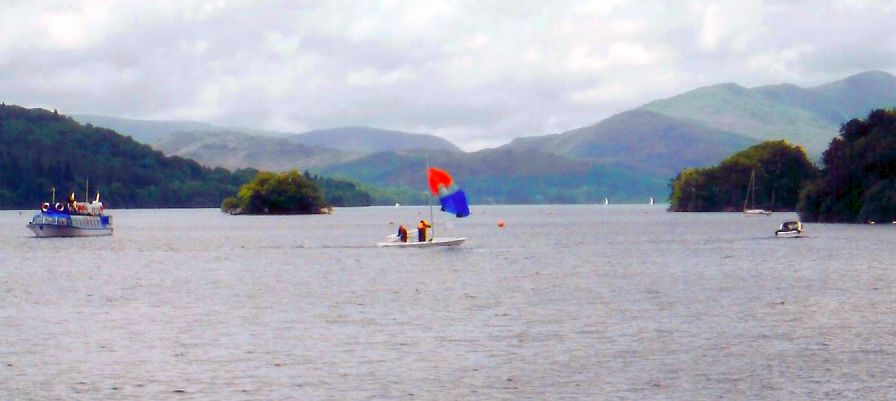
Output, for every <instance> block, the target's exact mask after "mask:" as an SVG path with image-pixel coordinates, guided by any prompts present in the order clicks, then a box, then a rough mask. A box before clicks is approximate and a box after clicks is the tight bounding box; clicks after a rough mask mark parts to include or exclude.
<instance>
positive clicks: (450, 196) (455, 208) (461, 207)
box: [428, 167, 470, 217]
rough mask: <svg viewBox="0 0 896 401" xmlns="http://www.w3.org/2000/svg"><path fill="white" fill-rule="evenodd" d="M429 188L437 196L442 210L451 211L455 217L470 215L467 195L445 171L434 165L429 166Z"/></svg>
mask: <svg viewBox="0 0 896 401" xmlns="http://www.w3.org/2000/svg"><path fill="white" fill-rule="evenodd" d="M428 175H429V190H430V191H431V192H432V194H433V195H436V196H438V197H439V201H440V202H442V211H444V212H448V213H453V214H454V215H455V216H457V217H466V216H469V215H470V206H469V205H467V195H466V194H464V191H463V190H461V189H460V187H459V186H457V183H455V182H454V179H452V178H451V175H450V174H448V172H447V171H445V170H441V169H438V168H435V167H430V168H429V173H428Z"/></svg>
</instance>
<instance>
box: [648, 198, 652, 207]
mask: <svg viewBox="0 0 896 401" xmlns="http://www.w3.org/2000/svg"><path fill="white" fill-rule="evenodd" d="M652 204H653V197H652V196H651V197H650V202H649V203H648V205H652Z"/></svg>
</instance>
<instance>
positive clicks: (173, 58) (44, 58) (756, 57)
mask: <svg viewBox="0 0 896 401" xmlns="http://www.w3.org/2000/svg"><path fill="white" fill-rule="evenodd" d="M702 3H703V2H702V1H695V2H692V3H689V5H688V6H671V5H669V4H667V3H665V2H661V1H656V2H640V1H639V2H622V3H620V4H619V5H618V6H617V7H614V8H611V9H608V10H599V12H597V13H595V14H594V15H590V14H588V15H582V14H577V11H576V10H578V9H579V8H581V7H583V6H584V5H585V4H586V3H581V2H568V3H564V2H559V3H551V4H549V5H548V4H546V3H543V2H526V3H524V4H520V3H518V2H506V3H494V2H490V3H488V4H476V5H462V4H461V5H459V6H458V7H459V8H457V9H454V10H446V11H445V12H444V13H442V14H437V15H435V16H430V17H431V20H427V21H417V22H416V23H414V24H411V25H404V24H407V23H408V21H409V20H408V18H414V17H415V15H414V14H413V13H412V12H409V11H408V12H407V13H406V14H407V15H403V14H402V12H405V11H407V10H403V9H402V8H401V7H398V8H392V9H386V8H385V7H380V6H377V5H363V4H356V3H354V2H346V3H342V4H334V3H329V2H323V3H314V2H310V3H301V4H299V5H296V4H293V3H291V2H289V3H266V4H261V3H254V2H249V3H245V4H239V3H237V4H236V5H233V6H232V7H231V8H224V9H222V10H218V11H204V10H205V7H204V4H202V3H201V2H199V3H196V4H191V5H188V6H186V7H187V9H185V10H179V11H183V12H175V11H178V10H174V11H172V12H155V11H158V10H152V11H154V12H146V13H141V12H139V10H138V11H133V10H128V11H127V12H126V13H124V12H121V13H119V11H121V10H116V9H111V12H112V20H113V21H116V23H118V24H119V25H117V26H116V27H114V29H112V28H110V29H109V32H106V33H105V34H104V35H103V34H98V35H99V38H98V39H97V40H94V41H92V42H90V43H87V44H85V45H83V46H78V47H74V48H68V49H65V48H61V47H55V48H54V47H53V46H43V45H36V44H35V43H34V42H33V41H27V42H17V43H10V42H9V41H5V42H4V41H0V87H2V88H3V95H2V96H3V98H4V99H3V100H4V101H5V102H7V103H16V104H22V105H25V106H44V107H56V108H59V109H60V111H62V112H69V113H80V112H91V113H100V114H110V115H117V116H126V117H134V118H159V119H173V118H180V119H184V118H186V119H198V120H204V121H205V122H209V123H215V124H226V125H231V124H232V125H238V126H244V127H252V128H259V129H271V130H280V131H300V130H304V129H317V128H329V127H334V126H342V125H366V126H373V127H379V128H389V129H402V130H410V131H417V132H420V131H423V130H425V131H428V132H433V133H436V134H440V135H444V136H445V137H446V138H447V139H449V140H452V141H457V142H459V143H461V144H463V143H475V144H480V145H474V146H481V144H492V145H494V144H501V143H504V142H507V141H509V140H511V139H512V138H514V137H518V136H527V135H538V134H546V133H556V132H557V131H560V130H565V129H572V128H576V127H581V126H585V125H590V124H593V123H595V122H597V121H599V120H600V119H602V118H605V117H608V116H609V115H611V114H614V113H618V112H621V111H624V110H626V109H628V108H631V107H636V106H638V105H640V104H643V103H646V102H648V101H650V100H653V99H655V98H657V97H666V96H672V95H675V94H677V93H680V92H683V91H686V90H690V89H693V88H695V87H698V86H701V85H708V84H714V83H718V82H738V83H741V84H743V85H746V86H754V85H764V84H774V83H780V82H793V83H796V84H800V85H816V84H821V83H825V82H827V81H828V80H831V79H837V78H840V77H842V76H845V75H847V74H851V73H856V72H859V71H863V70H871V69H879V70H886V71H890V72H894V71H896V50H893V49H896V34H894V33H893V32H894V31H893V30H892V29H890V26H891V25H892V24H891V22H890V21H892V20H893V17H894V16H896V14H894V13H896V11H894V10H892V9H889V10H882V11H880V12H869V11H868V9H867V8H855V9H851V8H848V7H847V8H843V7H840V8H834V7H827V8H825V7H821V6H818V5H817V3H815V2H787V1H781V2H765V3H744V4H746V5H741V6H738V7H742V8H740V9H737V10H734V12H740V13H742V14H744V15H738V14H724V13H726V12H728V13H731V12H733V11H732V10H728V9H726V8H725V7H724V4H722V7H719V11H718V12H719V13H722V14H721V15H720V17H721V18H729V19H731V18H739V19H740V20H739V21H741V23H740V25H737V26H726V25H724V24H723V25H722V26H721V28H720V29H727V30H724V31H721V32H719V36H718V42H717V43H715V46H712V47H706V46H703V45H701V42H700V35H701V32H702V28H703V27H702V26H701V23H702V20H703V14H701V12H702V11H701V10H704V9H705V7H704V8H701V7H703V6H704V5H706V4H710V3H706V4H702ZM740 3H742V2H737V4H740ZM100 4H101V5H102V4H103V3H100ZM439 4H440V5H442V6H445V7H449V8H450V7H451V5H450V4H449V5H446V4H447V3H445V4H443V3H439ZM711 4H716V3H715V2H713V3H711ZM732 4H734V3H732ZM178 6H179V5H178V3H172V4H171V5H170V7H178ZM23 9H24V10H25V11H27V12H31V13H39V12H43V11H42V10H39V7H30V8H28V7H25V8H23ZM17 10H19V9H17ZM25 11H22V12H25ZM144 14H145V15H144ZM184 15H185V16H184ZM35 17H39V15H38V16H35V15H31V16H27V17H25V16H23V18H21V20H22V21H30V20H33V19H34V18H35ZM115 18H119V19H121V20H123V21H124V22H125V23H122V22H121V21H118V20H115ZM15 20H17V19H9V18H7V19H6V21H7V23H15ZM10 21H13V22H10ZM626 21H629V22H632V23H633V24H632V25H631V26H630V27H627V25H625V23H626ZM367 22H369V24H368V25H369V26H368V25H365V24H366V23H367ZM412 22H413V21H412ZM620 26H621V28H620ZM364 27H368V28H369V29H367V30H364V29H362V28H364ZM6 29H7V31H10V30H22V31H24V32H26V33H27V32H28V31H29V30H33V29H34V28H32V27H29V26H28V25H27V24H26V23H25V22H23V23H22V25H21V26H8V27H7V28H6ZM0 32H3V31H0ZM32 33H35V34H37V33H36V32H32ZM477 35H479V36H477ZM616 43H623V44H625V46H623V47H621V49H622V51H626V50H627V49H628V50H633V49H639V46H640V48H641V49H645V50H646V51H647V52H649V54H650V55H651V57H655V59H647V60H646V62H644V63H641V64H637V63H635V64H632V63H631V62H628V61H626V60H628V59H626V58H625V57H623V58H622V59H621V60H622V61H621V62H622V63H621V64H613V63H614V61H613V60H608V59H602V58H601V57H606V54H607V51H608V48H610V47H611V46H612V45H614V44H616ZM477 46H478V47H477ZM626 46H627V47H626ZM580 50H581V51H585V52H586V53H584V54H588V55H589V56H588V57H590V58H587V59H585V60H583V62H584V63H585V64H583V65H581V66H579V67H577V68H573V67H571V66H570V65H569V63H568V62H569V57H570V54H572V53H573V52H575V51H580ZM530 51H535V53H533V57H534V58H533V60H530V61H525V60H527V59H526V55H527V52H530ZM623 56H625V55H624V54H623ZM634 56H637V55H634ZM634 56H633V57H634ZM633 60H639V59H638V58H635V59H633ZM615 62H619V61H618V60H617V61H615ZM588 63H592V64H593V65H592V64H588ZM576 94H579V95H578V96H577V95H576ZM583 94H584V95H583Z"/></svg>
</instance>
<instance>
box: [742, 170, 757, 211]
mask: <svg viewBox="0 0 896 401" xmlns="http://www.w3.org/2000/svg"><path fill="white" fill-rule="evenodd" d="M755 179H756V169H753V171H751V172H750V184H749V185H747V196H744V210H747V202H749V200H750V197H751V196H752V197H753V205H755V204H756V197H755V195H753V180H755ZM751 207H752V205H751Z"/></svg>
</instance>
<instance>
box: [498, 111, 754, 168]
mask: <svg viewBox="0 0 896 401" xmlns="http://www.w3.org/2000/svg"><path fill="white" fill-rule="evenodd" d="M755 142H756V141H755V140H754V139H751V138H748V137H746V136H743V135H739V134H735V133H731V132H726V131H721V130H716V129H712V128H707V127H703V126H700V125H696V124H692V123H689V122H686V121H681V120H678V119H675V118H672V117H668V116H664V115H662V114H659V113H655V112H652V111H649V110H643V109H636V110H632V111H627V112H624V113H620V114H617V115H615V116H612V117H610V118H607V119H606V120H603V121H601V122H599V123H597V124H594V125H592V126H588V127H584V128H578V129H574V130H572V131H567V132H565V133H563V134H557V135H548V136H541V137H528V138H519V139H516V140H514V141H513V142H511V143H510V144H508V145H505V147H506V148H511V149H530V150H531V149H538V150H541V151H545V152H550V153H554V154H557V155H563V156H567V157H571V158H574V159H578V160H587V161H591V162H595V163H601V164H605V165H617V166H621V167H623V166H624V167H626V168H630V169H633V170H638V171H641V172H644V173H647V174H651V175H657V176H665V177H672V176H674V175H675V174H676V173H677V172H678V171H679V170H681V169H682V168H685V167H692V166H702V165H706V164H708V163H713V162H717V161H719V160H722V159H723V158H724V157H725V156H728V155H729V154H731V153H733V152H735V151H737V150H740V149H743V148H745V147H747V146H750V145H752V144H754V143H755Z"/></svg>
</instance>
